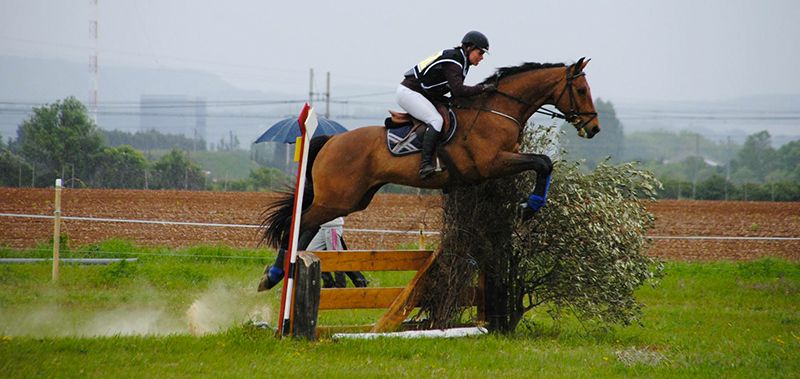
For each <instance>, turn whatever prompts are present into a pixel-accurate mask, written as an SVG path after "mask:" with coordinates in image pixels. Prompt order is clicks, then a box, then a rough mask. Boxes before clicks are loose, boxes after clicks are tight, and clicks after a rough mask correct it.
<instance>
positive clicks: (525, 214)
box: [519, 203, 536, 222]
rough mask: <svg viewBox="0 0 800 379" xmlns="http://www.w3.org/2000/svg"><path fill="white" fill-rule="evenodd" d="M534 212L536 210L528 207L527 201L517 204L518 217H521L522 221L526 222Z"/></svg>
mask: <svg viewBox="0 0 800 379" xmlns="http://www.w3.org/2000/svg"><path fill="white" fill-rule="evenodd" d="M534 214H536V211H534V210H533V209H530V208H528V204H527V203H522V204H520V205H519V217H520V218H521V219H522V222H527V221H528V220H530V219H531V218H533V215H534Z"/></svg>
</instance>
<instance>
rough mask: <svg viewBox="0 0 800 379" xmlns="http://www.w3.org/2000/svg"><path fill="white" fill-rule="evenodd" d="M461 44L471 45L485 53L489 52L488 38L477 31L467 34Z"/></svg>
mask: <svg viewBox="0 0 800 379" xmlns="http://www.w3.org/2000/svg"><path fill="white" fill-rule="evenodd" d="M461 44H462V45H467V44H470V45H472V46H475V47H477V48H479V49H481V50H483V51H489V39H488V38H486V36H485V35H483V33H481V32H479V31H476V30H472V31H470V32H467V34H465V35H464V38H462V39H461Z"/></svg>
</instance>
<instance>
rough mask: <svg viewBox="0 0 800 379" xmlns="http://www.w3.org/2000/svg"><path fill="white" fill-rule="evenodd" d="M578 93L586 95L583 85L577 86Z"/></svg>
mask: <svg viewBox="0 0 800 379" xmlns="http://www.w3.org/2000/svg"><path fill="white" fill-rule="evenodd" d="M578 94H579V95H586V88H583V87H581V88H578Z"/></svg>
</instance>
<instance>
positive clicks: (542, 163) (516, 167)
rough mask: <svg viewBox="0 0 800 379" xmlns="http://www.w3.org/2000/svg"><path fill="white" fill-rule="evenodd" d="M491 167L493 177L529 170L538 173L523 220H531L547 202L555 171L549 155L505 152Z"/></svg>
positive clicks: (501, 153) (498, 156)
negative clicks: (551, 176)
mask: <svg viewBox="0 0 800 379" xmlns="http://www.w3.org/2000/svg"><path fill="white" fill-rule="evenodd" d="M490 167H491V168H490V171H491V172H489V175H490V176H491V177H500V176H510V175H515V174H519V173H521V172H523V171H528V170H533V171H536V185H535V186H534V187H533V192H532V193H531V194H530V195H529V196H528V198H527V199H526V201H525V203H524V206H525V211H524V212H523V218H525V219H528V218H530V217H531V216H533V214H534V213H536V212H538V211H539V209H541V208H542V207H543V206H544V205H545V203H546V202H547V192H548V190H549V188H550V173H551V172H552V171H553V162H552V161H551V160H550V157H548V156H547V155H544V154H530V153H512V152H506V151H504V152H500V153H499V154H497V156H496V158H495V160H494V161H492V165H491V166H490Z"/></svg>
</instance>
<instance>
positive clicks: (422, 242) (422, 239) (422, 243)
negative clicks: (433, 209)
mask: <svg viewBox="0 0 800 379" xmlns="http://www.w3.org/2000/svg"><path fill="white" fill-rule="evenodd" d="M417 248H418V249H419V250H425V233H424V232H423V225H422V223H419V246H418V247H417Z"/></svg>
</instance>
